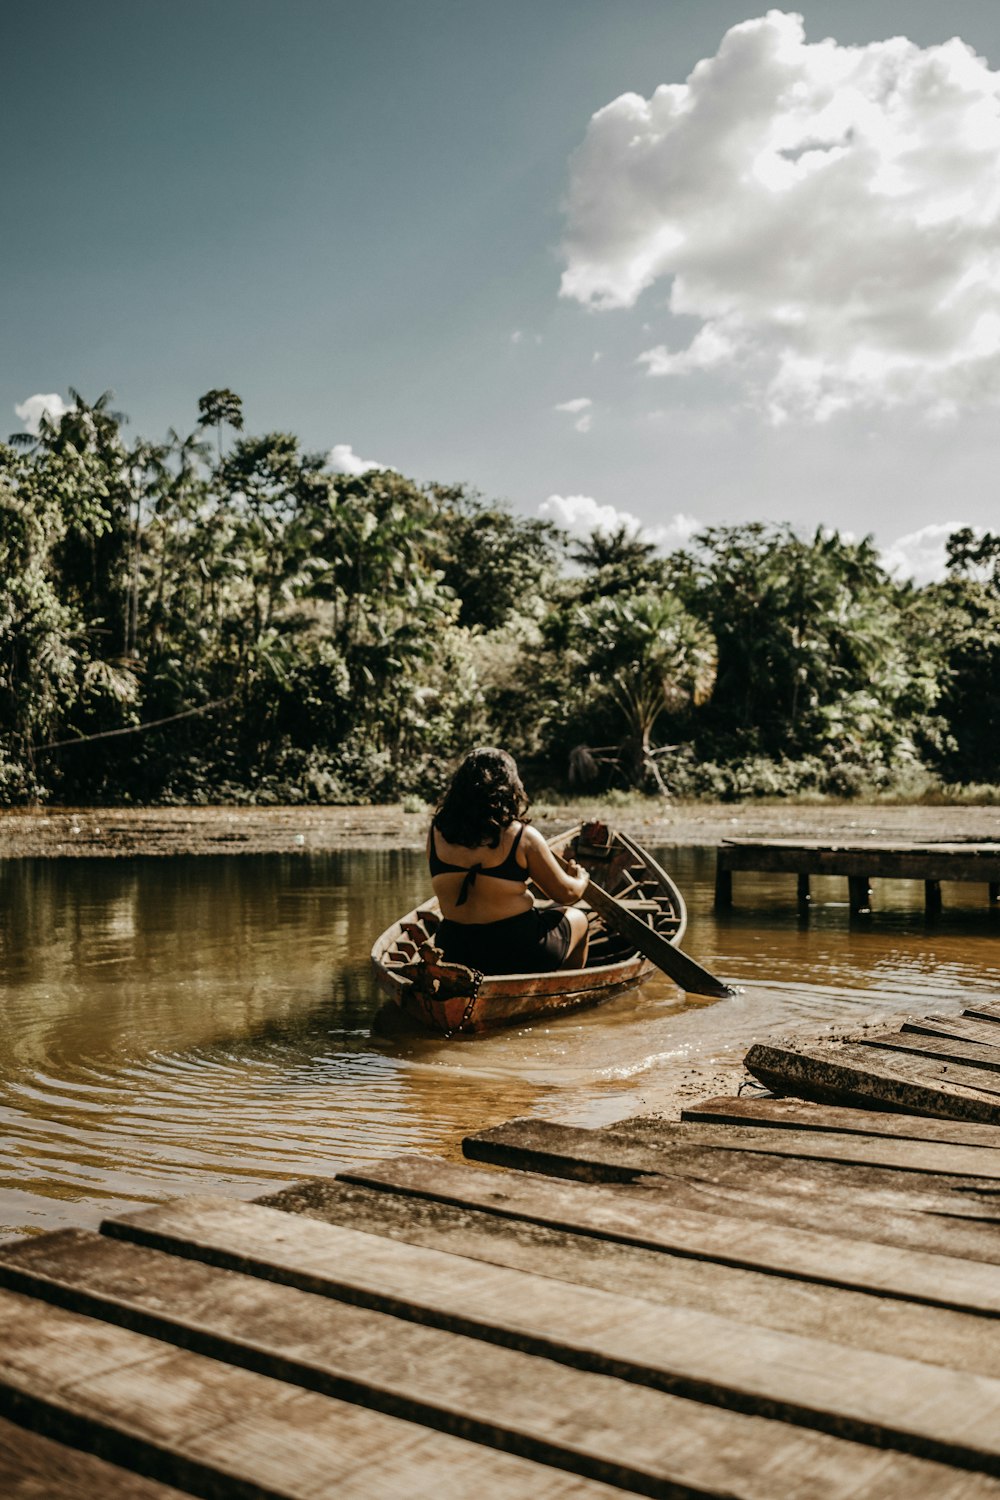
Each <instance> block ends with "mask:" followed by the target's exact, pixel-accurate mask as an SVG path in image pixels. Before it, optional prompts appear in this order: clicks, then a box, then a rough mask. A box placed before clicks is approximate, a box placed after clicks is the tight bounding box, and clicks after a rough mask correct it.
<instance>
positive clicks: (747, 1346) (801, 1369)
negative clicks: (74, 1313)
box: [107, 1198, 1000, 1475]
mask: <svg viewBox="0 0 1000 1500" xmlns="http://www.w3.org/2000/svg"><path fill="white" fill-rule="evenodd" d="M107 1227H109V1228H113V1229H114V1231H115V1233H116V1234H118V1235H120V1236H122V1237H128V1238H133V1239H135V1240H136V1241H138V1242H140V1243H145V1244H150V1245H153V1246H155V1247H157V1248H163V1249H167V1250H170V1251H173V1252H175V1253H177V1252H179V1253H181V1254H183V1255H186V1256H189V1257H191V1258H194V1259H203V1260H210V1261H211V1262H212V1263H213V1264H219V1265H225V1266H226V1267H227V1268H230V1269H238V1270H242V1271H246V1272H249V1273H251V1274H258V1275H261V1276H264V1277H266V1279H268V1280H280V1281H282V1282H285V1283H287V1284H289V1285H294V1286H298V1287H299V1288H300V1289H301V1290H309V1291H317V1292H321V1293H322V1294H324V1295H328V1296H331V1297H335V1298H338V1299H341V1300H346V1301H351V1302H353V1303H355V1304H357V1305H363V1306H366V1307H374V1308H377V1309H379V1310H381V1311H385V1312H390V1313H392V1314H393V1315H395V1316H397V1317H401V1318H406V1319H409V1320H410V1321H414V1322H420V1323H425V1324H429V1325H431V1326H433V1327H438V1328H446V1329H448V1330H449V1331H451V1332H454V1333H461V1334H466V1335H469V1336H471V1337H474V1338H482V1339H484V1340H486V1341H488V1342H491V1343H497V1344H502V1345H505V1346H507V1347H510V1348H517V1349H521V1350H523V1351H525V1352H528V1353H533V1354H538V1355H543V1356H545V1357H547V1358H549V1359H552V1360H555V1361H556V1362H557V1363H564V1364H571V1365H573V1366H574V1367H576V1368H578V1369H588V1370H594V1371H596V1372H599V1373H603V1374H607V1375H614V1376H617V1377H618V1378H619V1379H623V1380H627V1381H632V1382H634V1383H635V1384H636V1385H645V1386H652V1387H653V1388H655V1389H658V1390H666V1391H670V1392H672V1393H673V1394H676V1395H680V1396H687V1397H691V1398H694V1399H696V1400H700V1401H704V1402H707V1403H709V1404H712V1405H718V1406H724V1407H727V1408H728V1409H730V1410H740V1411H744V1412H748V1413H750V1414H752V1415H762V1414H764V1413H765V1412H766V1413H767V1414H768V1415H769V1416H773V1417H775V1418H778V1419H780V1420H783V1421H791V1422H793V1423H794V1424H795V1425H797V1426H805V1427H811V1428H814V1429H817V1430H822V1431H832V1432H835V1433H837V1435H839V1436H842V1437H846V1438H850V1439H851V1440H853V1441H859V1442H870V1443H872V1444H874V1445H876V1446H885V1447H895V1448H900V1449H901V1450H904V1451H908V1452H916V1453H920V1454H921V1455H923V1456H925V1457H931V1458H935V1459H938V1460H940V1461H944V1462H952V1463H958V1464H961V1465H962V1466H965V1467H969V1468H974V1469H978V1470H981V1471H983V1472H986V1473H992V1474H998V1475H1000V1381H997V1380H992V1379H989V1378H987V1377H984V1376H980V1375H974V1374H970V1373H968V1372H959V1371H952V1370H943V1369H940V1368H938V1367H933V1366H927V1365H923V1364H919V1363H917V1362H916V1361H913V1360H903V1359H898V1358H894V1357H892V1356H888V1355H883V1354H873V1353H871V1352H870V1351H868V1350H860V1349H845V1348H843V1347H842V1346H840V1345H837V1344H833V1343H829V1342H823V1341H819V1340H810V1339H804V1338H800V1337H797V1336H795V1335H792V1334H787V1333H783V1332H778V1331H775V1330H773V1329H764V1328H759V1327H755V1326H751V1325H748V1324H742V1323H736V1322H734V1321H733V1320H731V1319H727V1318H719V1317H716V1316H715V1315H713V1314H709V1313H702V1312H700V1311H695V1310H692V1309H690V1308H677V1307H667V1306H662V1305H660V1306H657V1305H654V1304H653V1303H650V1302H646V1301H642V1300H641V1299H638V1298H630V1297H622V1296H612V1295H610V1294H608V1293H605V1292H599V1291H595V1290H593V1289H592V1288H589V1287H580V1286H573V1285H569V1284H567V1283H565V1282H559V1281H555V1280H552V1279H550V1278H547V1277H545V1276H538V1275H531V1274H528V1273H525V1272H521V1271H510V1270H508V1269H507V1268H506V1267H498V1266H495V1265H487V1264H484V1263H483V1262H478V1261H472V1260H469V1259H467V1258H465V1257H462V1256H456V1255H452V1254H448V1253H444V1252H441V1251H436V1250H425V1249H420V1248H417V1247H414V1246H412V1245H407V1244H400V1243H398V1242H396V1241H392V1240H388V1239H384V1238H382V1237H376V1236H374V1235H367V1234H361V1233H358V1232H357V1231H352V1230H346V1229H342V1228H340V1227H339V1226H335V1225H330V1224H325V1223H319V1222H316V1221H315V1220H306V1219H301V1218H296V1217H294V1216H291V1215H288V1214H282V1213H280V1212H277V1211H276V1210H272V1209H267V1208H262V1207H260V1206H258V1205H254V1204H243V1203H239V1204H233V1203H226V1202H224V1201H219V1200H213V1199H208V1198H198V1199H186V1200H183V1201H178V1202H173V1203H166V1204H163V1205H161V1206H160V1207H157V1208H153V1209H148V1210H145V1211H143V1212H141V1213H137V1214H129V1215H125V1216H123V1217H121V1218H117V1219H114V1220H110V1221H107Z"/></svg>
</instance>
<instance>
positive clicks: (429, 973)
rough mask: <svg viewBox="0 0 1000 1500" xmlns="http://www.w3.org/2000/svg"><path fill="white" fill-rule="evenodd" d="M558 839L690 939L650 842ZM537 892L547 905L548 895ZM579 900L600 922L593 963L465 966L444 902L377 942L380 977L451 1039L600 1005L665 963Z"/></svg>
mask: <svg viewBox="0 0 1000 1500" xmlns="http://www.w3.org/2000/svg"><path fill="white" fill-rule="evenodd" d="M549 845H550V847H551V848H552V849H553V850H554V851H555V853H557V854H566V855H569V856H572V857H573V858H575V859H576V860H577V861H578V863H579V864H580V865H581V866H582V867H583V868H584V869H586V870H588V871H589V872H590V873H591V874H592V875H593V876H594V879H595V880H596V881H597V882H598V883H599V884H600V885H601V886H603V887H604V889H605V890H608V891H610V892H611V894H612V895H614V896H616V897H618V899H619V900H621V901H623V902H624V903H625V904H626V905H627V906H628V907H629V909H630V910H632V911H633V912H635V913H636V915H638V916H640V917H641V918H642V919H643V920H644V921H646V922H648V923H649V924H650V926H651V927H653V928H654V930H655V931H656V932H658V933H659V934H660V936H661V937H663V938H665V939H666V940H667V941H668V942H671V943H674V944H677V943H680V941H681V939H682V938H683V936H684V929H685V927H686V926H687V911H686V909H685V906H684V898H683V896H682V895H681V893H680V891H679V890H678V889H677V886H676V885H675V884H674V882H673V881H672V880H671V878H670V876H669V875H668V874H667V873H666V871H665V870H663V869H661V867H660V866H659V865H658V864H657V863H656V861H655V860H654V859H653V858H652V857H651V856H650V855H649V854H647V853H646V851H645V850H644V849H642V848H641V847H640V845H638V844H636V843H634V842H633V841H632V840H631V839H629V838H627V837H626V836H625V835H624V834H621V833H616V832H613V831H612V830H610V829H607V828H606V827H605V826H604V825H603V824H599V823H592V824H585V825H584V826H583V827H582V828H571V829H569V830H568V831H567V832H565V833H561V834H560V835H559V836H558V837H557V838H554V839H550V841H549ZM534 894H535V899H536V901H537V902H539V904H544V898H543V897H542V895H541V892H539V891H537V890H536V891H535V892H534ZM579 905H580V906H581V907H582V908H583V909H584V910H586V911H587V913H588V917H589V920H590V927H591V936H590V951H589V957H588V961H587V966H586V968H583V969H557V970H555V971H553V972H550V973H544V974H486V975H479V974H476V973H475V972H474V971H473V970H471V969H467V968H465V967H464V966H463V965H462V964H451V963H445V962H444V961H443V959H442V956H441V953H440V950H439V949H437V948H436V947H435V944H434V934H435V931H436V930H437V926H438V923H439V922H440V921H441V911H440V908H439V906H438V903H437V899H436V898H434V899H432V900H430V901H426V902H424V903H423V905H421V906H418V907H417V908H416V909H415V910H414V911H411V912H407V914H406V916H405V917H401V918H400V920H399V921H398V922H394V923H393V925H392V926H391V927H390V928H388V929H387V930H386V931H385V932H383V933H382V935H381V937H380V938H379V939H378V941H377V942H376V943H375V946H374V947H373V948H372V966H373V968H374V971H375V976H376V979H377V980H378V983H379V985H380V986H381V988H382V989H383V990H384V991H385V992H386V993H387V994H388V995H389V998H390V1000H392V1001H393V1002H395V1004H396V1005H397V1006H398V1007H399V1010H400V1011H401V1012H402V1013H403V1014H404V1015H405V1016H406V1017H408V1018H409V1019H410V1020H412V1021H416V1022H417V1023H418V1024H419V1025H421V1026H423V1027H425V1028H427V1029H429V1030H431V1031H435V1032H438V1033H440V1034H442V1035H444V1036H446V1037H448V1036H453V1035H455V1034H456V1033H470V1032H480V1031H488V1030H491V1029H493V1028H495V1027H499V1026H516V1025H519V1024H520V1023H521V1022H523V1021H529V1020H534V1019H536V1018H538V1017H540V1016H549V1015H554V1014H557V1013H558V1012H560V1011H567V1010H577V1009H579V1008H581V1007H582V1006H588V1005H598V1004H600V1002H601V1001H602V1000H606V999H608V997H609V996H611V995H615V994H618V993H619V992H620V991H621V990H626V989H630V988H632V987H633V986H634V985H637V984H641V983H642V981H643V980H644V979H646V978H648V976H649V975H650V974H651V973H653V972H654V971H655V965H654V964H653V963H651V962H650V960H649V959H648V958H645V957H644V956H643V955H642V954H641V953H639V952H638V951H637V950H636V949H635V948H634V947H633V946H632V945H631V944H630V943H629V942H628V940H627V939H623V938H621V937H619V936H618V935H617V934H616V933H614V932H612V931H610V930H609V928H608V927H607V926H606V925H605V923H604V921H603V919H602V918H601V917H600V916H599V915H598V913H597V912H595V911H592V910H590V909H589V908H588V906H587V902H586V901H582V902H580V903H579Z"/></svg>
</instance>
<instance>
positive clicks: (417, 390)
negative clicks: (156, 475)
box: [0, 0, 1000, 581]
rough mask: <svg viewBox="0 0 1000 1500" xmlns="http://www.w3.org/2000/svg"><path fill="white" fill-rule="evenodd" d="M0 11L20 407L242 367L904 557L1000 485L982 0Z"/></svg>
mask: <svg viewBox="0 0 1000 1500" xmlns="http://www.w3.org/2000/svg"><path fill="white" fill-rule="evenodd" d="M3 45H4V48H5V57H4V63H5V67H4V74H5V83H4V90H3V96H2V99H0V115H2V129H0V156H2V181H3V184H4V188H5V191H4V195H3V206H2V209H0V257H2V261H0V264H2V280H0V339H2V344H0V348H2V352H3V358H2V361H0V410H2V412H3V413H5V414H6V419H7V423H8V429H9V431H11V432H13V431H16V430H18V429H19V428H21V427H24V426H29V427H30V425H31V424H32V422H33V421H36V420H37V416H38V413H39V410H40V409H42V408H43V407H46V406H47V407H48V408H49V409H51V410H54V411H56V412H58V410H59V403H60V402H65V401H67V400H68V399H69V398H68V387H69V386H71V385H72V386H74V387H76V388H77V389H79V390H80V391H82V392H83V394H84V395H85V396H86V397H87V398H88V399H90V400H93V399H94V398H95V397H96V396H97V395H98V394H100V392H102V391H104V390H105V389H109V388H110V389H112V390H113V391H114V393H115V406H116V407H117V408H120V409H122V410H124V411H126V412H127V413H128V414H129V416H130V418H131V428H130V430H131V431H133V432H136V433H141V434H143V435H144V436H146V437H149V438H159V437H162V436H164V435H165V433H166V430H167V428H168V427H169V426H174V427H176V428H177V429H178V430H179V431H182V432H184V431H188V430H190V428H191V427H192V426H193V425H194V422H195V420H196V418H197V401H198V397H199V396H200V395H201V394H203V393H204V392H205V391H207V390H209V389H211V388H213V387H217V386H229V387H231V388H232V389H234V390H236V391H237V392H238V393H239V394H240V395H241V397H242V398H243V402H244V410H245V416H246V423H247V427H248V429H250V430H251V431H254V432H263V431H272V430H286V431H293V432H295V433H297V434H298V435H299V437H300V438H301V439H302V442H303V444H304V445H305V447H306V448H307V449H309V450H310V451H321V452H324V453H326V454H328V455H329V458H328V462H329V464H330V466H331V467H332V468H333V469H335V470H340V471H348V472H349V471H355V470H359V469H362V468H363V467H364V466H366V465H370V464H378V465H386V466H391V467H393V468H396V469H398V470H400V471H401V472H403V473H405V474H407V475H410V476H411V477H413V478H414V479H417V480H420V481H429V480H440V481H444V482H449V483H451V482H456V481H463V482H465V483H467V484H469V485H470V486H472V487H474V488H476V489H478V490H480V491H481V492H482V493H483V494H484V495H486V496H488V497H490V498H497V499H504V500H507V501H509V502H510V503H511V504H512V505H513V506H514V508H515V509H516V510H517V511H518V512H520V513H522V514H524V515H526V516H538V515H541V516H548V517H549V518H550V519H553V520H556V521H558V522H560V524H563V525H566V526H567V527H569V528H570V529H571V530H573V531H575V532H576V533H577V534H580V535H583V534H586V532H587V531H588V530H590V529H593V528H594V527H595V526H597V527H603V528H604V529H610V528H612V527H614V526H615V525H617V524H618V523H619V522H620V521H622V520H625V521H626V522H627V523H628V524H630V525H632V526H635V527H638V528H641V529H642V532H643V534H644V535H646V536H648V537H650V538H652V539H653V540H654V541H656V542H658V543H659V544H660V545H661V546H662V547H664V548H669V547H671V546H675V545H678V544H681V543H683V542H685V541H686V540H687V539H688V538H689V537H690V536H691V535H692V534H693V533H694V532H695V531H697V530H698V529H699V528H701V527H703V526H708V525H728V524H736V523H739V522H744V521H755V520H764V521H774V522H782V521H787V522H789V523H791V524H792V525H793V526H795V527H796V528H797V529H798V530H800V531H801V532H803V533H807V534H808V533H810V532H812V531H813V530H814V529H815V528H816V527H819V526H824V527H835V528H838V529H840V530H841V531H845V532H848V533H851V534H853V535H855V536H858V537H861V536H864V535H868V534H873V535H874V537H875V539H876V542H877V543H878V545H879V546H880V548H881V549H882V550H883V553H884V555H885V557H886V560H887V562H888V563H889V565H890V566H891V567H892V568H894V569H895V570H897V571H898V572H899V573H900V575H912V576H914V577H916V578H917V579H918V581H923V580H924V579H926V578H929V577H931V576H934V574H935V573H936V572H937V571H939V570H940V568H941V566H942V559H943V543H944V538H945V536H946V535H947V533H948V532H949V531H950V530H952V529H954V527H956V526H959V525H972V526H977V527H984V528H992V529H994V530H996V529H998V527H1000V504H998V501H997V498H996V497H997V493H998V483H997V470H998V463H997V456H998V450H1000V420H998V419H1000V409H998V408H1000V171H998V165H1000V72H998V71H997V70H1000V4H998V3H997V0H951V3H950V4H948V5H947V6H944V5H941V4H940V0H815V3H810V0H807V3H805V4H802V5H800V6H799V7H798V8H797V9H796V10H792V9H791V8H789V9H787V10H778V9H774V10H770V11H768V10H767V9H766V7H764V6H761V7H759V8H754V7H753V5H752V4H750V3H748V0H743V3H736V0H504V3H503V4H499V5H498V4H497V3H496V0H419V3H415V0H88V3H87V4H86V5H81V4H79V0H49V3H48V4H47V5H46V6H45V7H44V10H38V9H37V8H34V9H32V8H31V7H26V6H15V5H12V4H9V5H7V6H6V7H5V11H4V42H3ZM0 431H2V428H0Z"/></svg>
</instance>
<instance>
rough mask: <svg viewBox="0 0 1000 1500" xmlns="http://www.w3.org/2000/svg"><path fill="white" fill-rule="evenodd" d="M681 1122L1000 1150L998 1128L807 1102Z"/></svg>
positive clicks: (737, 1107) (707, 1103) (775, 1102)
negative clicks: (814, 1131)
mask: <svg viewBox="0 0 1000 1500" xmlns="http://www.w3.org/2000/svg"><path fill="white" fill-rule="evenodd" d="M970 1024H972V1023H970ZM903 1029H904V1031H905V1030H906V1027H904V1028H903ZM681 1119H682V1120H692V1121H695V1120H702V1121H706V1122H708V1121H714V1122H715V1123H716V1124H718V1125H758V1126H761V1127H762V1128H777V1129H782V1130H784V1129H792V1130H832V1131H835V1132H836V1133H837V1134H840V1135H851V1134H857V1135H874V1136H889V1137H891V1138H892V1139H894V1140H907V1141H942V1142H943V1143H944V1144H945V1145H949V1146H991V1147H1000V1126H998V1125H969V1124H967V1123H966V1122H965V1121H963V1120H935V1119H932V1118H931V1117H930V1116H929V1115H903V1114H895V1113H891V1112H890V1111H888V1110H877V1109H848V1108H846V1107H844V1106H843V1105H837V1104H817V1103H815V1102H814V1101H810V1100H806V1099H768V1098H754V1097H753V1096H752V1095H750V1094H741V1095H740V1096H739V1097H736V1096H734V1097H732V1098H729V1097H720V1098H716V1099H704V1100H702V1102H701V1103H700V1104H689V1105H686V1106H685V1108H684V1109H682V1110H681Z"/></svg>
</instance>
